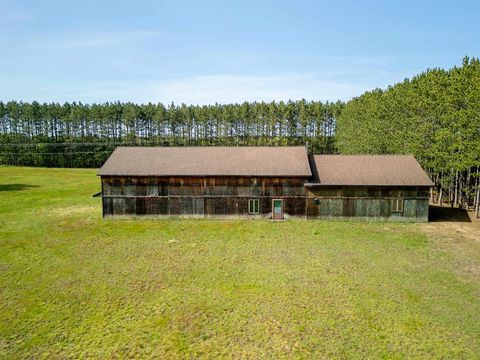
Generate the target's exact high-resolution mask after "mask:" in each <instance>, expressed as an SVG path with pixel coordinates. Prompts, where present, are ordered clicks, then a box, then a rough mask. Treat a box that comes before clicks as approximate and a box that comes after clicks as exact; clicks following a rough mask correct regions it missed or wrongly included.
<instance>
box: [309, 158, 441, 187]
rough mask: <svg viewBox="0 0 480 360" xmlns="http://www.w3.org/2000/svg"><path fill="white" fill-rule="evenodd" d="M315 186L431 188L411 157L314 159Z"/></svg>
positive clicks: (428, 179)
mask: <svg viewBox="0 0 480 360" xmlns="http://www.w3.org/2000/svg"><path fill="white" fill-rule="evenodd" d="M310 162H311V165H312V172H313V176H314V178H315V180H314V182H315V183H313V184H308V186H315V185H325V186H327V185H360V186H364V185H370V186H432V185H433V184H432V181H431V180H430V178H429V177H428V175H427V174H426V173H425V171H423V169H422V167H421V166H420V164H419V163H418V162H417V160H416V159H415V158H414V157H413V156H411V155H314V156H313V157H311V158H310Z"/></svg>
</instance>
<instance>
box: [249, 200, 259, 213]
mask: <svg viewBox="0 0 480 360" xmlns="http://www.w3.org/2000/svg"><path fill="white" fill-rule="evenodd" d="M255 203H256V204H257V206H256V208H257V211H255ZM248 213H249V214H250V215H258V214H260V199H248Z"/></svg>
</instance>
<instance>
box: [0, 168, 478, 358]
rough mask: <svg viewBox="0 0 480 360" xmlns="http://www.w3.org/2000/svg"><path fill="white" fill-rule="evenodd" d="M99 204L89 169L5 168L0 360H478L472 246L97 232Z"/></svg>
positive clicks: (298, 227) (242, 230)
mask: <svg viewBox="0 0 480 360" xmlns="http://www.w3.org/2000/svg"><path fill="white" fill-rule="evenodd" d="M97 191H99V179H98V178H97V177H96V176H95V171H94V170H76V169H38V168H37V169H34V168H14V167H0V357H2V358H9V359H10V358H44V357H45V358H84V357H87V356H90V357H94V358H132V357H157V358H162V357H163V358H169V359H172V358H197V357H205V358H217V357H225V358H240V357H246V358H345V359H347V358H348V359H350V358H415V357H422V358H424V357H426V358H445V359H451V358H479V357H480V281H479V280H480V277H479V274H480V244H479V243H478V242H475V241H474V240H473V239H470V240H469V239H468V238H456V237H449V236H450V235H448V234H446V235H444V236H443V235H442V234H438V233H436V236H433V237H432V236H430V235H427V234H429V233H434V234H435V232H432V231H429V232H427V231H424V227H425V226H426V225H422V224H397V223H363V222H333V221H308V222H307V221H300V220H297V221H286V222H275V223H272V222H270V221H213V220H103V219H102V218H101V200H100V198H92V197H91V195H92V194H94V193H95V192H97ZM428 226H432V225H431V224H430V225H428ZM464 258H465V259H467V260H465V261H463V259H464ZM467 265H468V266H467Z"/></svg>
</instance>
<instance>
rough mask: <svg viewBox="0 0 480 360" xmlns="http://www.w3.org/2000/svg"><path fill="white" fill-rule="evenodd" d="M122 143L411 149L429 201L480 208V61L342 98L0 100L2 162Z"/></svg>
mask: <svg viewBox="0 0 480 360" xmlns="http://www.w3.org/2000/svg"><path fill="white" fill-rule="evenodd" d="M119 145H131V146H138V145H143V146H159V145H162V146H219V145H223V146H242V145H256V146H260V145H263V146H282V145H307V146H308V147H309V150H310V151H311V152H313V153H346V154H350V153H351V154H356V153H360V154H413V155H415V156H416V157H417V159H418V160H419V161H420V163H421V164H422V165H423V166H424V168H425V169H427V171H428V172H429V174H430V175H431V177H432V180H433V181H434V182H435V184H436V187H435V189H433V191H432V194H431V196H432V201H436V202H439V203H445V202H448V203H450V204H451V205H452V206H463V207H468V206H474V207H475V208H476V209H477V211H478V209H479V207H480V61H479V60H478V59H469V58H465V59H464V61H463V63H462V66H459V67H454V68H452V69H449V70H443V69H431V70H427V71H425V72H423V73H422V74H419V75H418V76H415V77H414V78H412V79H406V80H405V81H404V82H402V83H399V84H396V85H394V86H391V87H388V88H387V89H385V90H381V89H377V90H374V91H370V92H366V93H364V94H363V95H361V96H359V97H357V98H354V99H352V100H351V101H349V102H347V103H346V104H345V103H342V102H336V103H328V102H327V103H322V102H317V101H312V102H307V101H305V100H301V101H288V102H270V103H265V102H253V103H248V102H245V103H243V104H227V105H220V104H215V105H206V106H188V105H185V104H182V105H175V104H173V103H172V104H170V105H168V106H165V105H163V104H160V103H159V104H151V103H149V104H141V105H139V104H134V103H120V102H113V103H105V104H93V105H89V104H82V103H75V102H74V103H71V104H70V103H65V104H57V103H50V104H45V103H44V104H40V103H38V102H35V101H34V102H31V103H25V102H16V101H10V102H6V103H4V102H0V164H9V165H31V166H55V167H99V166H100V165H101V164H102V163H103V162H104V161H105V160H106V159H107V158H108V156H109V155H110V153H111V152H112V151H113V149H114V148H115V147H116V146H119Z"/></svg>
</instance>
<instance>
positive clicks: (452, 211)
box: [428, 205, 472, 222]
mask: <svg viewBox="0 0 480 360" xmlns="http://www.w3.org/2000/svg"><path fill="white" fill-rule="evenodd" d="M428 221H432V222H472V220H470V216H468V212H467V210H465V209H457V208H450V207H443V206H436V205H430V209H429V215H428Z"/></svg>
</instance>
